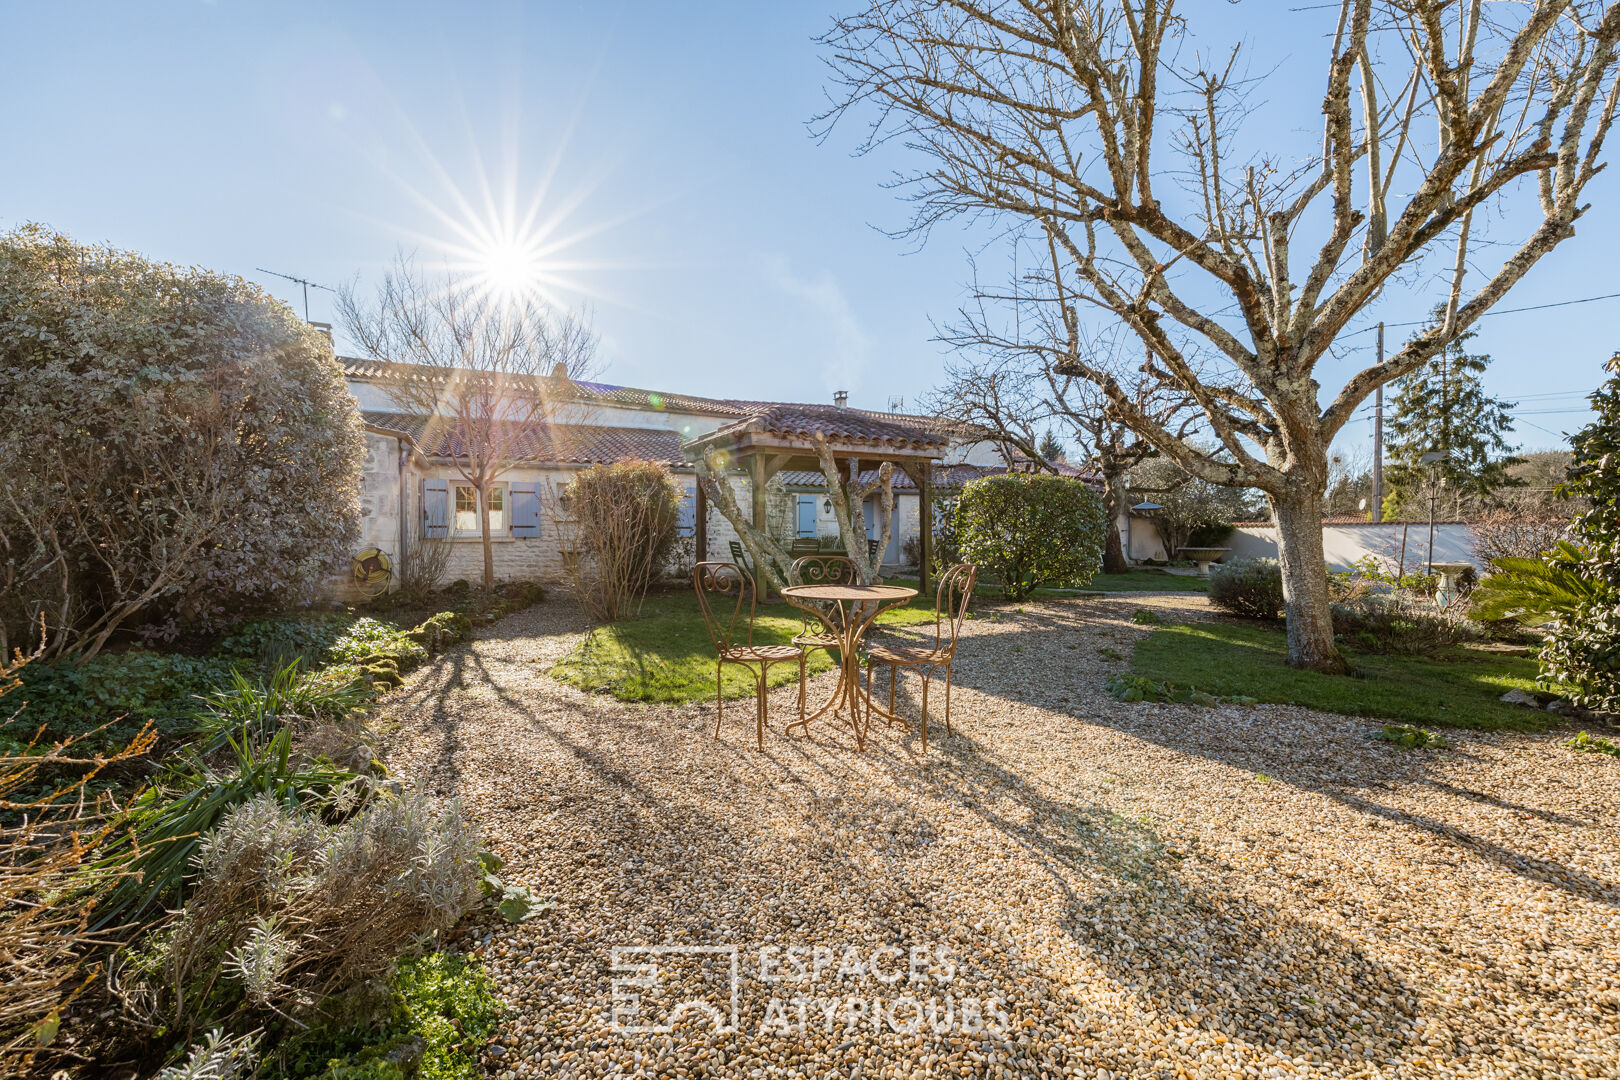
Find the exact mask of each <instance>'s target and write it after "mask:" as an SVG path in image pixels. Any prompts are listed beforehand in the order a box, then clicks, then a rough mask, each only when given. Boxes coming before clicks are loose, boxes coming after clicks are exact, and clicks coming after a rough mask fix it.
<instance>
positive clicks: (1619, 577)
mask: <svg viewBox="0 0 1620 1080" xmlns="http://www.w3.org/2000/svg"><path fill="white" fill-rule="evenodd" d="M1608 368H1609V371H1610V372H1611V373H1612V374H1611V377H1610V378H1609V380H1608V381H1607V382H1605V383H1604V384H1603V386H1601V387H1600V388H1599V389H1598V391H1597V392H1596V393H1594V394H1593V395H1592V397H1591V401H1592V408H1593V409H1594V410H1595V411H1596V412H1597V414H1598V415H1597V419H1596V420H1594V421H1592V423H1590V424H1588V425H1587V426H1586V427H1584V428H1582V429H1581V430H1580V431H1578V432H1576V433H1575V435H1574V437H1573V438H1571V439H1570V448H1571V450H1573V452H1574V460H1573V461H1572V462H1571V464H1570V466H1569V474H1568V479H1567V480H1566V481H1565V483H1564V484H1563V485H1562V486H1561V487H1560V488H1559V490H1558V493H1559V494H1560V495H1562V496H1564V497H1565V498H1569V499H1576V500H1582V501H1584V503H1585V505H1586V509H1585V511H1584V512H1583V513H1582V514H1581V516H1580V517H1578V518H1576V519H1575V525H1574V529H1573V532H1574V537H1575V546H1574V547H1571V548H1569V552H1568V555H1569V556H1571V557H1566V558H1562V559H1560V558H1557V557H1555V558H1554V560H1553V561H1554V563H1555V564H1557V565H1558V567H1559V568H1561V569H1566V570H1572V571H1574V572H1575V573H1577V574H1579V575H1580V576H1581V577H1582V578H1583V579H1585V580H1586V581H1587V582H1588V584H1589V585H1590V586H1591V587H1592V588H1591V593H1590V596H1588V597H1587V598H1586V599H1584V600H1583V601H1582V602H1581V603H1580V604H1579V606H1577V607H1576V608H1575V609H1574V610H1572V611H1569V612H1566V613H1562V614H1560V616H1559V618H1558V619H1557V620H1556V621H1555V622H1553V623H1552V625H1551V627H1550V628H1549V632H1548V635H1547V643H1546V644H1545V645H1544V646H1543V647H1542V650H1541V677H1542V680H1543V682H1544V683H1545V684H1546V685H1548V686H1552V687H1558V688H1559V689H1560V690H1561V692H1562V693H1564V694H1566V695H1567V696H1568V697H1569V699H1570V700H1571V701H1573V702H1574V703H1575V704H1576V705H1579V706H1581V707H1583V708H1587V709H1601V710H1604V711H1607V712H1615V711H1620V354H1616V355H1615V356H1614V357H1612V358H1610V360H1609V363H1608ZM1567 546H1568V545H1566V547H1567ZM1576 553H1578V554H1579V555H1580V558H1579V559H1578V560H1577V559H1574V558H1573V557H1572V556H1573V555H1574V554H1576Z"/></svg>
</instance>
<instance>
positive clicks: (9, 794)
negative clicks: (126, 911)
mask: <svg viewBox="0 0 1620 1080" xmlns="http://www.w3.org/2000/svg"><path fill="white" fill-rule="evenodd" d="M26 662H27V660H26V659H24V658H23V657H20V656H18V657H15V658H14V659H13V660H12V661H11V662H9V663H7V662H5V661H3V660H0V697H3V696H4V695H5V694H6V693H8V692H10V691H12V690H15V689H16V688H17V686H18V685H19V680H18V678H17V673H18V671H19V670H20V669H21V668H22V666H23V665H24V664H25V663H26ZM13 720H15V714H14V713H13V714H12V716H11V719H9V720H6V721H5V722H4V723H3V724H0V739H4V738H5V737H6V736H8V735H10V734H11V732H10V730H9V728H10V724H11V723H12V721H13ZM93 734H94V732H90V733H87V734H86V735H81V736H77V737H75V738H72V739H65V740H62V741H61V742H56V743H51V744H43V743H41V741H40V734H39V733H38V732H35V733H34V736H33V737H32V738H31V739H30V740H29V741H27V742H26V743H18V742H15V741H5V742H0V815H4V816H3V817H0V822H3V824H0V958H4V966H5V978H4V979H3V980H0V1075H12V1074H14V1073H16V1072H22V1071H26V1068H27V1066H28V1065H29V1064H30V1062H31V1060H32V1058H33V1056H34V1055H35V1053H37V1051H38V1050H39V1048H41V1047H43V1046H46V1045H48V1044H49V1043H50V1042H51V1041H52V1040H53V1039H54V1038H55V1035H56V1031H57V1028H58V1026H59V1025H60V1022H61V1021H60V1011H61V1009H62V1008H63V1007H64V1006H65V1005H66V1004H67V1003H68V1002H70V1001H71V1000H72V999H73V998H74V997H75V996H76V995H77V994H78V992H79V991H80V990H81V989H83V987H84V986H85V985H86V984H88V983H89V981H90V980H91V979H93V978H94V977H95V975H96V972H97V970H98V967H99V965H96V964H90V963H88V962H87V956H88V954H89V952H90V951H91V950H92V949H93V948H94V947H95V946H97V945H100V944H103V943H104V942H103V941H102V939H100V938H98V937H97V936H96V935H95V934H93V933H91V931H90V918H91V913H92V910H93V909H94V907H95V903H96V897H95V896H93V895H85V894H83V892H82V890H81V889H80V887H79V886H80V878H81V874H82V870H83V867H84V866H85V864H86V863H87V862H88V861H90V860H91V859H93V858H94V856H95V854H96V852H97V850H98V848H99V847H100V846H101V844H102V842H103V841H104V840H106V839H107V836H108V834H109V832H110V830H111V825H110V817H111V815H112V813H113V812H114V811H115V810H116V807H114V806H113V805H112V804H111V802H110V801H109V800H108V799H107V798H106V797H104V796H103V797H96V798H92V797H91V796H90V795H89V794H88V791H87V786H88V785H89V784H90V782H91V781H93V780H94V779H95V778H96V776H97V775H98V774H100V773H101V772H102V771H104V770H105V769H106V768H107V767H108V766H109V765H113V764H115V763H117V762H121V761H126V760H128V759H130V758H134V757H138V756H139V755H142V754H145V753H146V752H147V751H148V750H150V749H151V747H152V744H153V742H154V741H156V735H155V733H154V732H153V731H152V729H151V728H150V727H147V728H144V729H142V731H141V732H140V734H139V735H138V736H137V737H136V739H135V740H134V741H133V742H131V743H130V744H129V745H128V746H127V747H125V748H124V749H123V750H122V751H120V752H119V753H117V754H114V755H112V756H110V757H102V756H99V755H98V756H95V757H89V758H82V757H78V756H76V754H75V753H74V750H73V747H74V744H75V743H77V742H80V741H82V740H84V739H85V738H88V737H89V736H90V735H93Z"/></svg>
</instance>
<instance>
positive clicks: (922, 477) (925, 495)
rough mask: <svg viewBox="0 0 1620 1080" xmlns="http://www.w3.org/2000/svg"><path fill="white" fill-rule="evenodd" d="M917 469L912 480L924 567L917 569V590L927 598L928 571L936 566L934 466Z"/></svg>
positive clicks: (922, 466) (927, 464)
mask: <svg viewBox="0 0 1620 1080" xmlns="http://www.w3.org/2000/svg"><path fill="white" fill-rule="evenodd" d="M916 469H917V471H916V473H913V474H912V477H911V478H912V480H913V481H914V482H915V483H916V485H917V531H918V532H920V533H922V536H921V537H920V540H921V543H919V544H918V547H919V548H921V549H922V557H921V560H920V562H921V563H922V565H921V566H919V567H917V588H918V590H919V591H920V592H921V593H922V595H924V596H927V595H928V571H929V568H930V567H932V566H933V565H934V482H933V481H934V465H933V462H930V461H925V462H923V463H922V464H921V465H918V466H916ZM907 471H908V472H909V471H910V470H907Z"/></svg>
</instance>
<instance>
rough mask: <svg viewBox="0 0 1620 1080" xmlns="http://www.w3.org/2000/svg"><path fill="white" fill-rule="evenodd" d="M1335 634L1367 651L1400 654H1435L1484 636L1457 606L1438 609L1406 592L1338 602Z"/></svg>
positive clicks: (1334, 626)
mask: <svg viewBox="0 0 1620 1080" xmlns="http://www.w3.org/2000/svg"><path fill="white" fill-rule="evenodd" d="M1333 633H1334V634H1335V635H1336V636H1338V637H1339V638H1341V639H1342V640H1343V641H1344V643H1345V644H1347V645H1352V646H1354V647H1356V648H1358V649H1360V650H1362V651H1363V652H1371V653H1390V654H1394V655H1398V656H1433V655H1434V654H1436V653H1439V652H1444V651H1445V650H1446V649H1449V648H1451V647H1452V646H1454V645H1457V644H1459V643H1461V642H1464V641H1473V640H1476V639H1477V638H1479V637H1480V636H1481V630H1480V628H1479V627H1478V625H1477V624H1475V623H1473V622H1471V621H1469V619H1468V618H1466V617H1465V616H1463V615H1461V614H1460V613H1459V612H1457V611H1456V609H1455V607H1453V608H1447V609H1442V608H1437V607H1435V606H1434V605H1433V603H1431V602H1430V601H1428V600H1426V599H1420V598H1418V597H1414V596H1412V595H1411V594H1410V593H1403V592H1392V593H1387V594H1384V595H1373V596H1365V597H1363V598H1361V599H1360V600H1359V601H1356V602H1353V603H1341V604H1334V605H1333Z"/></svg>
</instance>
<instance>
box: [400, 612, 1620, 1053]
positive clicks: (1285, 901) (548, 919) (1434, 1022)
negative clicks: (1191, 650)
mask: <svg viewBox="0 0 1620 1080" xmlns="http://www.w3.org/2000/svg"><path fill="white" fill-rule="evenodd" d="M1204 604H1205V601H1204V600H1203V599H1202V598H1192V597H1185V596H1181V597H1176V596H1164V597H1142V596H1128V597H1123V598H1120V599H1085V600H1076V601H1065V602H1059V603H1050V604H1031V605H1028V606H1027V607H1026V608H1025V609H1022V610H1020V611H1010V610H1003V611H1002V612H1001V613H995V609H991V615H990V617H985V618H978V619H975V620H973V621H971V622H970V623H969V624H968V632H967V637H966V639H965V640H964V642H963V644H962V646H961V649H960V653H959V659H958V663H957V675H956V690H955V692H954V695H953V703H952V720H953V724H954V727H955V732H956V733H955V735H954V736H953V737H949V738H947V737H945V736H944V733H943V731H942V730H932V731H931V732H930V735H931V737H930V741H929V752H928V755H927V756H926V757H924V756H923V755H922V754H921V753H920V747H919V743H918V739H917V733H916V730H915V727H913V728H912V729H911V730H909V731H902V730H900V729H894V730H892V731H891V730H879V731H877V732H875V734H874V737H873V739H872V740H871V741H869V742H868V746H867V750H866V752H865V753H864V754H862V753H858V752H857V751H856V750H855V747H854V745H853V741H852V739H851V738H850V736H849V735H848V733H847V732H844V731H842V730H839V729H837V728H834V727H829V726H822V727H821V728H819V729H818V730H815V731H814V732H813V734H812V737H810V738H804V737H792V738H789V737H785V736H783V735H782V734H780V728H781V718H785V717H787V716H788V715H789V713H790V711H791V710H792V708H793V701H794V698H793V697H792V694H793V691H792V690H791V689H784V690H779V691H778V692H776V693H775V694H774V695H773V697H772V703H771V704H772V717H773V723H774V725H775V729H776V730H775V732H773V733H769V734H767V737H766V742H765V749H764V750H763V751H759V750H756V749H755V748H754V740H753V720H752V715H751V711H750V710H751V707H752V703H751V702H749V701H743V702H737V703H734V704H728V706H727V720H726V726H725V730H724V732H723V734H722V737H721V739H720V740H718V741H716V740H715V739H714V738H713V723H714V722H713V706H712V704H710V705H708V706H701V705H699V706H689V707H649V706H640V705H630V704H624V703H620V702H616V701H614V700H613V699H611V698H607V697H602V696H593V695H587V694H582V693H580V692H578V691H575V690H573V689H572V688H570V687H567V686H563V685H561V684H559V683H556V682H554V681H552V680H551V679H549V678H548V677H547V676H546V675H545V670H546V669H547V668H548V667H549V665H550V664H551V663H553V662H554V661H555V660H556V659H557V658H558V657H560V656H561V655H562V654H563V653H565V652H566V651H567V650H568V649H569V648H570V647H571V646H572V644H573V643H574V642H575V641H576V640H577V638H578V633H579V632H580V630H581V629H582V628H583V625H584V622H583V619H582V617H581V616H580V614H579V613H578V611H577V610H574V609H573V608H571V607H570V606H568V604H567V602H566V601H548V602H547V603H546V604H544V605H542V606H539V607H536V608H532V609H530V610H529V611H527V612H524V613H521V614H519V615H515V616H512V617H510V618H508V619H507V620H505V621H504V622H502V623H500V624H497V625H496V626H494V627H491V628H489V629H488V630H486V631H485V636H484V638H483V639H482V640H479V641H477V642H475V643H473V644H472V645H470V646H469V647H467V648H465V649H462V650H459V651H457V652H455V653H452V654H450V655H448V656H446V657H443V658H441V659H440V660H439V661H437V662H436V663H435V664H434V665H432V666H431V667H429V668H427V669H425V670H424V671H423V672H422V673H421V674H419V675H417V676H416V677H414V678H413V679H412V680H411V681H410V682H408V683H407V684H406V686H405V687H403V688H401V689H400V690H399V691H396V692H395V693H394V694H393V695H392V696H391V697H390V698H389V699H388V702H387V704H386V709H387V712H388V714H389V718H390V719H391V720H393V721H394V722H396V723H397V724H398V727H397V729H396V730H395V731H394V733H393V734H392V735H391V736H390V744H391V751H390V758H389V760H390V765H391V767H392V768H394V769H395V770H396V772H398V773H400V774H402V775H404V776H406V777H412V778H417V779H420V780H421V781H423V782H424V783H426V784H427V785H429V786H430V787H431V788H433V789H435V790H438V791H440V792H443V793H445V794H456V795H459V796H460V797H461V798H462V799H463V800H464V801H465V802H466V804H467V805H468V806H469V807H471V808H472V810H473V812H474V814H475V815H476V816H477V818H478V819H479V821H480V822H481V825H482V827H483V829H484V831H485V835H486V836H487V837H488V839H489V841H490V843H491V845H492V846H493V847H494V848H495V850H497V851H498V852H499V853H500V854H501V855H502V856H503V857H504V858H505V859H506V860H507V862H508V868H507V871H506V874H507V876H508V877H509V878H511V879H513V880H515V881H518V882H521V883H523V884H527V885H529V886H532V887H533V888H534V889H535V890H536V891H537V892H538V893H539V894H541V895H543V896H547V897H551V898H554V899H555V900H556V908H555V909H554V910H553V911H552V912H550V913H548V914H546V915H544V916H541V917H540V918H539V919H537V920H535V921H533V922H530V923H527V924H524V925H521V926H508V925H504V924H503V925H498V926H494V925H490V926H483V927H480V928H477V929H476V930H475V932H474V933H473V934H472V935H470V938H469V941H468V944H469V947H471V948H472V949H473V951H475V952H477V953H479V954H480V955H482V956H483V957H484V958H485V960H486V961H487V963H488V964H489V965H490V967H491V969H492V970H493V972H494V973H495V975H496V977H497V979H498V981H499V983H500V986H501V988H502V992H503V994H504V996H505V998H506V999H507V1000H508V1001H509V1002H510V1003H511V1005H512V1006H513V1014H512V1017H511V1020H510V1022H509V1023H508V1025H507V1026H506V1027H505V1029H504V1030H503V1033H502V1035H501V1036H500V1042H499V1043H498V1044H496V1045H492V1046H491V1047H490V1048H489V1049H488V1050H487V1052H486V1056H485V1061H486V1063H487V1065H488V1067H489V1070H490V1072H491V1073H492V1074H493V1075H497V1076H500V1077H512V1076H523V1077H528V1076H536V1077H540V1076H546V1077H550V1076H561V1077H568V1076H574V1077H594V1076H606V1075H625V1076H630V1075H637V1074H638V1073H639V1074H641V1075H667V1076H677V1077H702V1076H716V1077H719V1076H726V1077H731V1076H737V1077H764V1076H814V1077H823V1076H834V1075H836V1076H842V1077H851V1076H863V1077H890V1076H893V1077H922V1076H1008V1075H1012V1076H1030V1077H1037V1076H1046V1077H1054V1078H1055V1077H1068V1076H1083V1077H1110V1078H1112V1077H1137V1076H1142V1077H1218V1076H1282V1075H1290V1076H1293V1075H1298V1076H1345V1077H1362V1076H1365V1077H1375V1076H1376V1077H1384V1076H1389V1077H1395V1076H1414V1077H1416V1076H1478V1077H1501V1076H1526V1077H1615V1076H1620V917H1617V904H1620V846H1617V840H1620V829H1617V817H1616V811H1617V804H1620V787H1617V784H1616V780H1617V777H1620V761H1616V760H1614V759H1611V758H1606V757H1603V756H1601V755H1595V754H1578V753H1574V752H1572V751H1569V750H1566V749H1564V748H1563V747H1561V746H1560V745H1559V739H1560V738H1567V735H1564V736H1559V737H1530V736H1523V735H1512V734H1500V735H1498V734H1478V733H1469V732H1461V733H1458V734H1457V735H1456V737H1455V739H1454V742H1455V743H1456V747H1457V748H1456V749H1455V750H1454V751H1450V752H1444V751H1443V752H1432V751H1410V750H1401V749H1398V748H1395V747H1391V746H1389V745H1387V744H1383V743H1377V742H1372V741H1370V740H1368V739H1367V738H1366V737H1365V736H1366V734H1367V732H1368V731H1370V730H1372V728H1373V727H1374V725H1373V724H1372V723H1370V722H1368V721H1364V720H1355V719H1351V718H1346V717H1339V716H1330V715H1323V714H1319V713H1313V712H1310V711H1308V710H1305V709H1298V708H1293V707H1285V706H1259V707H1242V706H1219V707H1215V708H1207V709H1202V708H1197V707H1192V706H1183V705H1156V704H1143V705H1122V704H1120V703H1118V702H1115V701H1113V700H1112V699H1111V698H1108V697H1107V696H1106V695H1104V694H1103V692H1102V684H1103V682H1104V681H1105V680H1106V679H1107V677H1108V676H1109V674H1111V673H1112V672H1114V671H1117V670H1119V669H1121V668H1122V667H1123V666H1124V665H1123V664H1122V663H1121V662H1118V661H1114V660H1110V659H1108V658H1106V657H1105V656H1104V655H1102V654H1101V652H1100V651H1099V650H1100V649H1103V648H1105V647H1109V648H1112V649H1115V650H1118V651H1119V652H1121V653H1126V654H1128V653H1129V650H1130V646H1131V643H1132V642H1133V641H1135V640H1136V639H1137V638H1138V637H1139V636H1140V635H1142V634H1145V633H1147V632H1148V630H1149V629H1150V628H1147V627H1142V626H1138V625H1135V624H1133V623H1132V622H1130V619H1129V617H1130V614H1131V612H1132V611H1134V610H1135V609H1136V608H1138V607H1141V606H1164V607H1170V608H1179V609H1180V610H1178V611H1177V612H1175V615H1176V617H1179V618H1189V617H1192V618H1197V617H1201V614H1202V611H1203V605H1204ZM832 678H833V676H832V675H831V674H828V675H824V676H821V677H820V678H819V679H817V680H816V681H815V683H814V684H813V686H812V695H813V696H814V695H815V693H817V692H819V693H820V694H821V695H822V696H823V697H824V696H825V695H826V694H827V693H829V692H830V691H831V686H832V682H831V680H832ZM931 700H933V702H934V703H935V704H936V705H937V704H938V701H937V699H931ZM1451 737H1452V735H1451V733H1448V738H1451ZM640 945H674V946H682V947H686V946H709V947H710V951H707V952H700V953H693V954H686V953H675V952H669V953H667V954H666V955H660V956H651V955H649V954H644V953H621V954H620V955H619V956H618V958H617V959H618V961H619V966H618V967H617V968H616V967H615V956H614V953H613V948H614V947H615V946H640ZM733 947H735V949H734V951H733ZM734 955H735V957H736V965H737V971H738V978H737V980H736V986H737V997H736V1017H737V1028H736V1030H735V1031H731V1032H726V1033H717V1032H716V1031H715V1021H714V1020H713V1019H711V1017H710V1016H709V1015H708V1014H707V1013H705V1012H704V1011H703V1010H702V1009H701V1008H698V1009H690V1010H688V1011H686V1012H685V1013H684V1014H682V1015H681V1016H680V1018H679V1019H678V1020H677V1021H676V1022H675V1024H674V1030H673V1031H670V1032H665V1033H656V1032H655V1033H621V1032H617V1031H615V1030H614V1029H613V1027H612V1023H611V1021H612V1016H613V1010H614V1008H615V1006H616V1004H617V1005H618V1006H619V1007H620V1008H621V1009H624V1008H626V1007H628V1006H630V1005H632V1004H635V1002H634V1001H632V997H639V1011H633V1012H621V1014H620V1019H621V1024H624V1025H632V1026H633V1025H657V1024H660V1023H661V1022H662V1021H663V1020H664V1019H665V1016H666V1014H667V1013H668V1012H670V1011H671V1010H672V1009H673V1007H674V1006H675V1004H676V1003H677V1002H678V1001H679V1000H681V999H684V998H688V997H691V998H696V999H699V1000H702V1001H704V1002H706V1003H707V1005H708V1006H709V1007H712V1008H713V1009H714V1010H715V1011H716V1013H717V1015H718V1016H719V1022H720V1023H721V1024H722V1025H725V1024H728V1023H729V1022H730V1006H731V998H730V996H729V994H730V986H731V981H730V979H729V977H728V976H729V974H730V971H731V965H732V962H733V960H732V958H733V956H734ZM654 963H656V964H657V965H658V967H659V971H658V977H657V979H656V980H649V982H650V985H647V986H643V987H639V988H638V987H636V986H633V985H627V984H625V983H624V982H623V980H625V979H627V978H631V977H634V976H635V975H636V974H637V972H636V970H635V969H634V967H633V965H635V964H654Z"/></svg>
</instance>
